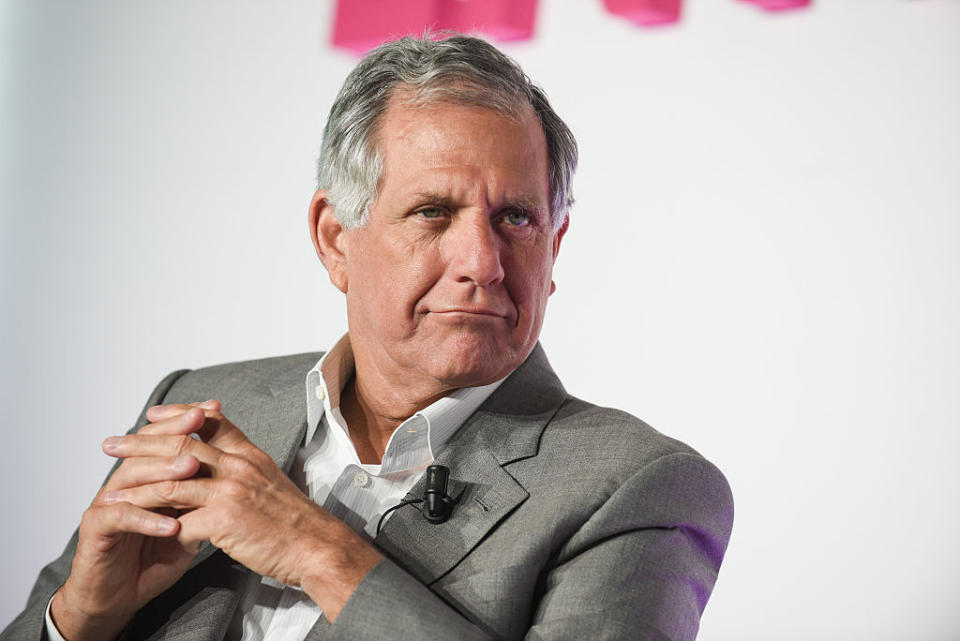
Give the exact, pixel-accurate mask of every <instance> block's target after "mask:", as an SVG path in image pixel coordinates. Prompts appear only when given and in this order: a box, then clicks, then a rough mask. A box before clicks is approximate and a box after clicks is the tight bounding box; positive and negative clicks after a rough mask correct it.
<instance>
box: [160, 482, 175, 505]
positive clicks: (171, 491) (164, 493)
mask: <svg viewBox="0 0 960 641" xmlns="http://www.w3.org/2000/svg"><path fill="white" fill-rule="evenodd" d="M179 489H180V481H160V482H159V483H157V484H156V492H157V496H159V497H160V498H161V499H165V500H168V501H169V500H172V499H173V498H174V497H176V495H177V491H178V490H179Z"/></svg>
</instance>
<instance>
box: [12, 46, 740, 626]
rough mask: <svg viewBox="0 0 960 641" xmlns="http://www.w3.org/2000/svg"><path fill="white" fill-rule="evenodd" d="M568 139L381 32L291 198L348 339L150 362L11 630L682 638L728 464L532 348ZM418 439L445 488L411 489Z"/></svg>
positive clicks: (503, 91)
mask: <svg viewBox="0 0 960 641" xmlns="http://www.w3.org/2000/svg"><path fill="white" fill-rule="evenodd" d="M576 162H577V150H576V143H575V141H574V139H573V136H572V135H571V133H570V131H569V130H568V129H567V127H566V125H564V123H563V122H562V121H561V120H560V118H559V117H558V116H557V115H556V114H555V113H554V111H553V110H552V109H551V107H550V105H549V103H548V102H547V99H546V97H545V96H544V94H543V93H542V91H541V90H540V89H538V88H537V87H536V86H534V85H533V84H532V83H531V82H530V80H529V79H528V78H527V77H526V75H525V74H524V73H523V71H522V70H521V69H520V68H519V67H518V66H517V65H516V64H515V63H514V62H513V61H511V60H510V59H508V58H507V57H505V56H504V55H503V54H501V53H500V52H499V51H497V50H496V49H495V48H494V47H492V46H490V45H489V44H487V43H485V42H484V41H482V40H479V39H475V38H467V37H452V38H449V39H446V40H441V41H431V40H429V39H424V40H415V39H403V40H400V41H397V42H392V43H388V44H385V45H383V46H381V47H380V48H378V49H377V50H375V51H374V52H373V53H371V54H370V55H369V56H368V57H367V58H366V59H364V60H363V61H362V62H361V63H360V64H359V65H358V66H357V68H356V69H355V70H354V71H353V72H352V73H351V74H350V76H349V77H348V78H347V80H346V82H345V84H344V86H343V88H342V90H341V91H340V94H339V95H338V97H337V99H336V102H335V104H334V106H333V108H332V110H331V113H330V117H329V120H328V123H327V127H326V130H325V132H324V139H323V147H322V151H321V156H320V161H319V189H318V191H317V192H316V194H315V195H314V197H313V201H312V202H311V205H310V211H309V220H310V232H311V236H312V239H313V243H314V246H315V247H316V251H317V255H318V256H319V258H320V260H321V261H322V263H323V265H324V267H325V268H326V270H327V272H328V274H329V276H330V280H331V282H332V283H333V284H334V286H336V287H337V288H338V289H339V290H340V291H341V292H343V294H344V296H345V299H346V306H347V320H348V333H347V335H346V336H344V337H343V338H342V339H340V341H338V342H337V343H336V344H335V345H334V346H333V347H332V349H331V350H330V351H329V352H327V353H326V354H319V353H315V354H302V355H297V356H288V357H281V358H273V359H265V360H260V361H253V362H245V363H232V364H228V365H221V366H217V367H211V368H206V369H201V370H196V371H186V370H184V371H179V372H174V373H173V374H171V375H170V376H168V377H167V378H166V379H164V380H163V381H162V382H161V383H160V385H158V387H157V389H156V390H154V393H153V394H152V395H151V397H150V399H149V401H148V404H147V405H148V409H147V410H146V411H145V412H144V414H143V415H142V416H141V418H140V420H139V421H138V423H137V426H136V427H135V429H134V430H132V431H131V432H129V433H128V434H127V435H126V436H121V437H114V438H111V439H107V441H105V443H104V446H103V447H104V450H105V451H106V452H107V453H108V454H110V455H112V456H114V457H116V458H117V459H118V460H119V465H118V466H117V467H116V468H115V470H114V471H113V473H112V475H111V476H110V478H109V480H108V481H107V483H106V484H105V485H104V487H103V488H102V490H101V491H100V492H99V493H98V494H97V496H96V498H95V499H94V501H93V502H92V504H91V506H90V507H89V509H87V511H86V512H85V513H84V516H83V520H82V522H81V524H80V528H79V530H78V533H77V535H76V536H75V537H74V538H73V539H72V540H71V542H70V544H69V545H68V547H67V549H66V551H65V552H64V555H63V556H62V557H61V558H60V559H58V560H56V561H54V562H53V563H52V564H50V565H49V566H47V567H46V568H45V569H44V571H43V572H42V573H41V575H40V578H39V579H38V581H37V584H36V585H35V587H34V590H33V592H32V594H31V596H30V601H29V603H28V606H27V609H26V610H25V611H24V613H23V614H21V615H20V617H18V618H17V619H16V620H15V621H14V622H13V623H12V624H11V625H10V626H9V627H8V628H7V630H6V631H5V632H4V633H3V635H0V636H2V638H3V639H41V638H43V637H45V636H46V637H48V638H51V639H59V638H63V639H67V640H68V641H82V640H86V639H102V640H109V639H114V638H117V637H120V638H123V639H178V640H179V639H187V640H193V639H195V640H197V641H201V640H211V641H213V640H219V639H224V638H227V639H243V640H262V639H270V640H275V639H278V640H290V641H302V640H303V639H311V640H316V639H411V640H422V639H461V640H466V639H692V638H693V637H694V636H695V635H696V632H697V627H698V622H699V618H700V614H701V613H702V611H703V608H704V606H705V605H706V601H707V598H708V597H709V595H710V592H711V590H712V588H713V585H714V582H715V580H716V576H717V572H718V570H719V567H720V563H721V561H722V558H723V554H724V551H725V549H726V545H727V541H728V538H729V535H730V528H731V524H732V501H731V497H730V491H729V488H728V486H727V483H726V481H725V480H724V478H723V476H722V475H721V474H720V472H719V471H717V469H716V468H715V467H714V466H712V465H711V464H710V463H709V462H707V461H706V460H705V459H704V458H703V457H701V456H700V455H699V454H697V453H696V452H695V451H694V450H692V449H691V448H689V447H687V446H686V445H684V444H682V443H680V442H678V441H675V440H673V439H670V438H668V437H665V436H663V435H661V434H660V433H658V432H656V431H654V430H653V429H651V428H650V427H649V426H647V425H645V424H644V423H642V422H641V421H639V420H638V419H636V418H634V417H632V416H629V415H627V414H624V413H622V412H618V411H616V410H610V409H605V408H598V407H596V406H593V405H591V404H589V403H586V402H584V401H581V400H579V399H576V398H574V397H572V396H570V395H569V394H567V393H566V391H565V390H564V389H563V386H562V385H561V384H560V382H559V380H557V378H556V376H555V375H554V373H553V371H552V370H551V369H550V366H549V364H548V363H547V360H546V357H545V355H544V353H543V351H542V349H541V348H540V347H539V346H538V343H537V338H538V336H539V333H540V328H541V325H542V322H543V316H544V312H545V309H546V304H547V299H548V298H549V296H550V294H551V293H553V291H554V289H555V284H554V282H553V280H552V269H553V264H554V261H555V260H556V258H557V254H558V252H559V250H560V244H561V241H562V240H563V237H564V234H565V233H566V231H567V223H568V209H569V207H570V205H571V203H572V202H573V197H572V194H571V177H572V174H573V171H574V169H575V166H576ZM304 383H306V391H305V390H304ZM304 395H306V401H304ZM204 399H215V400H204ZM431 463H437V464H440V465H443V466H445V468H446V472H444V474H447V473H448V474H449V478H450V487H449V489H446V490H445V489H444V488H443V487H442V486H441V487H432V486H431V487H427V485H426V481H425V479H424V470H425V468H426V467H427V466H428V465H430V464H431ZM431 492H433V496H431V495H430V493H431ZM424 499H428V500H434V499H437V500H441V502H442V504H443V505H444V506H446V508H445V513H444V514H443V515H442V516H443V518H430V517H431V515H430V514H427V515H426V516H427V518H425V517H424V512H422V508H421V507H418V505H421V503H422V501H423V500H424Z"/></svg>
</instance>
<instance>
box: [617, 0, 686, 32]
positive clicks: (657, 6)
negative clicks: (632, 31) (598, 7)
mask: <svg viewBox="0 0 960 641" xmlns="http://www.w3.org/2000/svg"><path fill="white" fill-rule="evenodd" d="M603 4H604V5H605V6H606V7H607V11H609V12H610V13H612V14H614V15H618V16H621V17H623V18H626V19H628V20H630V21H632V22H634V23H636V24H638V25H640V26H643V27H652V26H655V25H662V24H670V23H673V22H677V21H678V20H679V19H680V0H603Z"/></svg>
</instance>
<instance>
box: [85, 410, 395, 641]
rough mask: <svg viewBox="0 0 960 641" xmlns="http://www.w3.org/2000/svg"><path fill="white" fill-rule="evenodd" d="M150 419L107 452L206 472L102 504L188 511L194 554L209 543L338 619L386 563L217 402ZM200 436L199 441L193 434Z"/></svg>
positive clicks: (132, 490) (185, 541) (119, 490)
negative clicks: (186, 463)
mask: <svg viewBox="0 0 960 641" xmlns="http://www.w3.org/2000/svg"><path fill="white" fill-rule="evenodd" d="M147 416H148V418H149V419H150V420H152V421H157V422H156V423H153V424H152V425H148V426H146V427H144V428H143V429H142V430H140V432H139V433H137V434H135V435H128V436H123V437H119V438H115V439H108V441H107V443H105V446H104V449H105V451H106V452H107V453H108V454H110V455H111V456H116V457H118V458H123V459H125V461H124V465H127V464H128V463H129V462H131V461H140V462H141V463H142V466H144V467H148V468H152V467H154V466H158V465H161V464H162V463H161V462H163V461H170V460H177V459H180V460H190V461H194V460H195V461H196V462H197V465H198V468H199V471H198V473H197V474H196V475H190V476H189V477H187V476H180V477H176V478H174V477H167V478H145V479H144V480H141V481H140V482H138V483H129V484H125V485H123V486H117V487H111V488H110V489H109V490H108V491H106V492H104V493H102V495H101V499H102V501H103V504H104V505H105V506H110V507H116V506H127V509H130V510H141V511H143V510H156V509H161V510H170V509H173V510H186V512H184V513H181V514H180V515H179V516H178V518H177V521H178V522H179V528H178V529H177V530H176V531H175V536H176V542H177V544H178V545H179V546H180V549H182V550H189V551H195V550H197V549H198V548H199V546H200V544H201V543H202V542H203V541H204V540H209V541H210V542H211V543H212V544H213V545H215V546H217V547H219V548H220V549H222V550H223V551H224V552H226V553H227V554H228V555H230V556H231V557H232V558H233V559H235V560H236V561H239V562H240V563H243V564H244V565H246V566H247V567H248V568H250V569H251V570H253V571H254V572H257V573H259V574H263V575H266V576H270V577H272V578H274V579H276V580H278V581H280V582H282V583H285V584H287V585H293V586H300V587H302V588H303V589H304V591H306V592H307V594H308V595H309V596H310V598H311V599H313V601H314V602H315V603H316V604H317V605H319V606H320V607H321V608H322V609H323V611H324V614H325V615H326V617H327V618H328V619H329V620H330V621H333V620H334V619H335V618H336V617H337V615H338V614H339V612H340V610H341V609H342V608H343V606H344V604H345V603H346V602H347V599H349V598H350V595H351V594H352V593H353V591H354V590H355V589H356V586H357V585H358V584H359V583H360V580H361V579H362V578H363V577H364V575H365V574H366V573H367V572H368V571H369V570H370V569H371V568H373V566H374V565H376V564H377V563H378V562H379V561H380V560H381V559H382V558H383V557H382V555H381V554H380V553H379V552H378V551H377V549H376V548H374V547H373V546H372V545H371V544H369V543H368V542H367V541H365V540H364V539H363V538H362V537H360V536H359V535H358V534H356V533H355V532H353V531H352V530H351V529H350V528H349V527H348V526H347V525H346V524H345V523H343V522H342V521H340V520H339V519H337V518H335V517H334V516H332V515H331V514H330V513H329V512H327V511H326V510H324V509H323V508H322V507H320V506H319V505H317V504H316V503H314V502H313V501H312V500H311V499H310V498H309V497H307V496H305V495H304V494H303V493H302V492H301V491H300V490H299V489H298V488H297V487H296V485H294V483H293V482H292V481H291V480H290V479H289V478H288V477H287V475H286V474H284V472H283V471H282V470H281V469H280V468H278V467H277V465H276V464H275V463H274V462H273V460H272V459H271V458H270V457H269V456H268V455H267V454H266V453H264V452H263V451H262V450H260V449H259V448H257V447H256V446H255V445H253V443H251V442H250V441H249V440H247V438H246V436H244V434H243V433H242V432H241V431H240V430H239V429H238V428H237V427H236V426H234V425H233V424H232V423H231V422H230V421H228V420H227V419H226V418H225V417H224V416H223V414H221V413H220V408H219V405H217V406H216V407H209V408H206V407H205V408H202V409H200V408H198V409H194V408H192V407H191V406H188V405H169V406H158V407H154V408H151V409H150V410H149V412H148V415H147ZM168 425H178V426H179V428H178V429H179V430H180V431H179V432H178V431H177V430H176V429H171V428H169V427H167V426H168ZM194 432H195V433H196V434H197V435H198V436H199V437H200V440H197V439H194V438H191V437H190V436H189V434H190V433H194ZM147 513H148V514H149V513H150V512H147ZM181 572H182V571H181ZM71 641H72V640H71Z"/></svg>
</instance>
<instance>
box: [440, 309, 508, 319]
mask: <svg viewBox="0 0 960 641" xmlns="http://www.w3.org/2000/svg"><path fill="white" fill-rule="evenodd" d="M429 313H431V314H445V315H450V316H456V315H464V316H489V317H492V318H502V319H504V320H509V319H510V317H511V315H510V314H505V313H503V312H500V311H497V310H494V309H489V308H486V307H450V308H446V309H431V310H429Z"/></svg>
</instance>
